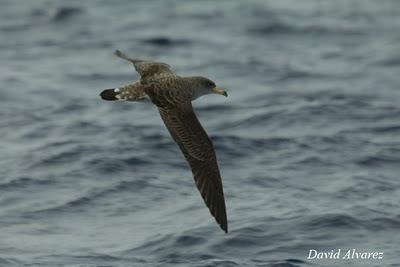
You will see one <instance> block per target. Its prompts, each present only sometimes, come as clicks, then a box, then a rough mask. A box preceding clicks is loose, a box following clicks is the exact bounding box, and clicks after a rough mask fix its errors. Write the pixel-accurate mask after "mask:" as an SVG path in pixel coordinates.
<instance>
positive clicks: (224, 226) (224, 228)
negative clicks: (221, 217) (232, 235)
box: [219, 224, 228, 234]
mask: <svg viewBox="0 0 400 267" xmlns="http://www.w3.org/2000/svg"><path fill="white" fill-rule="evenodd" d="M219 226H220V227H221V229H222V230H223V231H224V232H225V234H227V233H228V225H227V224H220V225H219Z"/></svg>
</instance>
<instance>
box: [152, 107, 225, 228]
mask: <svg viewBox="0 0 400 267" xmlns="http://www.w3.org/2000/svg"><path fill="white" fill-rule="evenodd" d="M158 109H159V112H160V115H161V118H162V120H163V121H164V123H165V125H166V127H167V129H168V131H169V132H170V134H171V136H172V138H173V139H174V140H175V142H176V143H177V144H178V145H179V147H180V149H181V150H182V153H183V155H184V156H185V158H186V160H187V161H188V163H189V165H190V167H191V169H192V173H193V177H194V180H195V182H196V186H197V188H198V189H199V191H200V194H201V196H202V198H203V200H204V202H205V204H206V205H207V207H208V208H209V210H210V213H211V215H212V216H213V217H214V218H215V220H216V221H217V223H218V224H219V225H220V227H221V228H222V230H224V231H225V232H226V233H227V232H228V222H227V216H226V207H225V199H224V192H223V188H222V180H221V175H220V172H219V168H218V164H217V159H216V156H215V151H214V147H213V144H212V142H211V140H210V138H209V137H208V135H207V133H206V131H205V130H204V129H203V127H202V126H201V124H200V122H199V120H198V119H197V117H196V115H195V113H194V111H193V108H192V106H191V105H186V106H185V107H182V106H178V107H159V108H158Z"/></svg>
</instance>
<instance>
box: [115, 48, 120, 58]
mask: <svg viewBox="0 0 400 267" xmlns="http://www.w3.org/2000/svg"><path fill="white" fill-rule="evenodd" d="M114 55H116V56H117V57H120V56H121V55H122V52H121V51H120V50H119V49H116V50H115V51H114Z"/></svg>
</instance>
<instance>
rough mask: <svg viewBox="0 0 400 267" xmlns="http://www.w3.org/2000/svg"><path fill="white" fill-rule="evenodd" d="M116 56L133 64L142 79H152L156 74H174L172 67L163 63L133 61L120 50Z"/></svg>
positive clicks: (116, 52)
mask: <svg viewBox="0 0 400 267" xmlns="http://www.w3.org/2000/svg"><path fill="white" fill-rule="evenodd" d="M114 54H115V55H116V56H117V57H120V58H122V59H125V60H127V61H129V62H131V63H132V64H133V66H134V67H135V69H136V71H137V72H138V73H139V74H140V77H141V78H142V79H145V78H148V77H151V76H153V75H156V74H161V73H171V74H172V73H174V72H173V71H172V70H171V67H170V66H169V65H168V64H166V63H162V62H153V61H147V60H141V59H133V58H130V57H128V56H127V55H125V54H124V53H122V52H121V51H119V50H116V51H115V52H114Z"/></svg>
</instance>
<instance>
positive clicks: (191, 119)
mask: <svg viewBox="0 0 400 267" xmlns="http://www.w3.org/2000/svg"><path fill="white" fill-rule="evenodd" d="M115 54H116V55H117V56H119V57H121V58H123V59H125V60H128V61H130V62H131V63H132V64H133V65H134V67H135V69H136V71H137V72H138V73H139V74H140V76H141V78H140V80H139V81H137V82H135V83H132V84H129V85H126V86H123V87H120V88H112V89H107V90H104V91H103V92H102V93H101V94H100V95H101V97H102V98H103V99H105V100H126V101H137V102H141V101H148V100H150V101H151V102H152V103H153V104H155V105H156V106H157V108H158V110H159V113H160V115H161V118H162V120H163V121H164V123H165V125H166V127H167V129H168V131H169V132H170V134H171V136H172V138H173V139H174V141H175V142H176V143H177V144H178V146H179V148H180V149H181V151H182V153H183V155H184V156H185V158H186V160H187V161H188V163H189V165H190V168H191V170H192V173H193V176H194V180H195V182H196V186H197V188H198V189H199V191H200V193H201V196H202V197H203V199H204V202H205V204H206V205H207V207H208V208H209V210H210V212H211V214H212V215H213V216H214V217H215V219H216V221H217V223H218V224H219V225H220V227H221V228H222V229H223V230H224V231H225V232H228V223H227V216H226V208H225V200H224V193H223V189H222V181H221V176H220V172H219V168H218V164H217V158H216V155H215V151H214V147H213V144H212V141H211V139H210V138H209V137H208V135H207V133H206V132H205V130H204V129H203V127H202V126H201V124H200V122H199V121H198V119H197V117H196V115H195V113H194V111H193V108H192V103H191V102H192V101H193V100H195V99H197V98H198V97H200V96H202V95H205V94H210V93H217V94H221V95H225V96H226V92H225V91H223V90H222V89H220V88H218V87H216V86H215V83H214V82H212V81H211V80H209V79H207V78H203V77H197V76H194V77H181V76H178V75H176V74H175V73H174V72H173V71H172V70H171V69H170V66H169V65H168V64H165V63H159V62H151V61H144V60H136V59H131V58H129V57H127V56H126V55H124V54H122V53H121V52H120V51H118V50H117V51H116V52H115Z"/></svg>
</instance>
